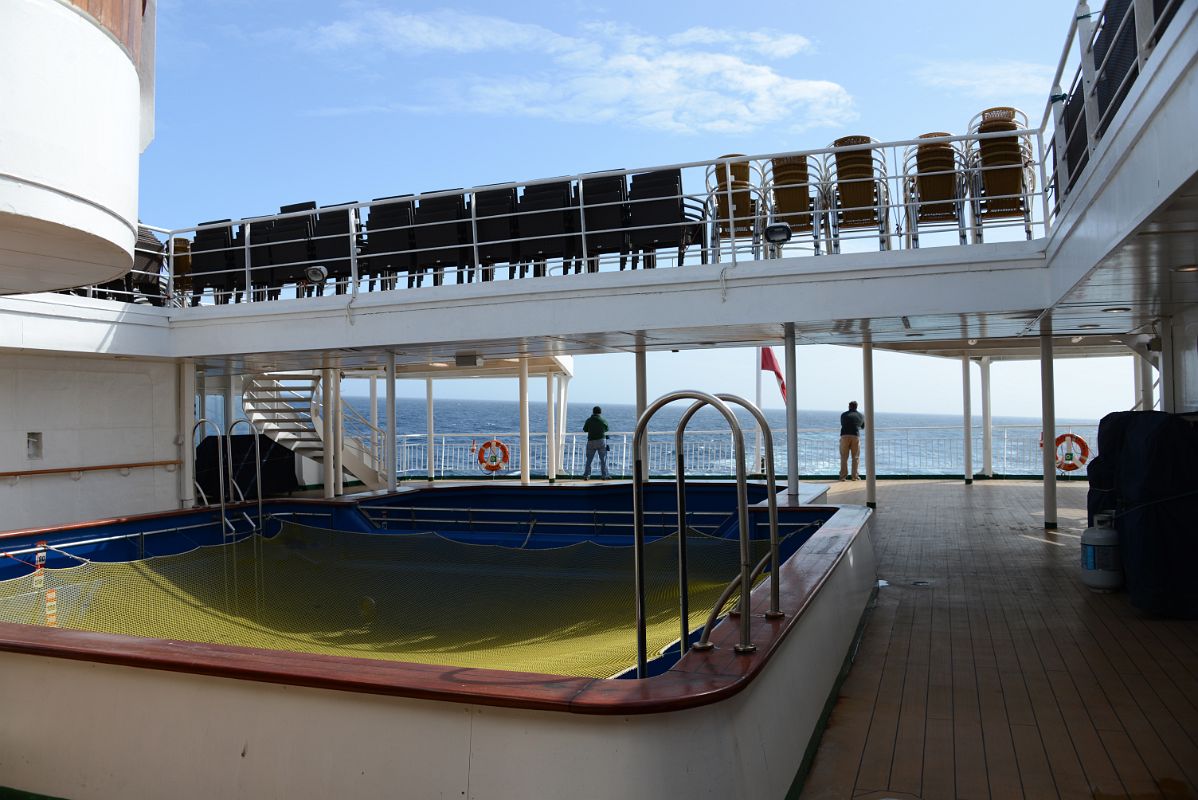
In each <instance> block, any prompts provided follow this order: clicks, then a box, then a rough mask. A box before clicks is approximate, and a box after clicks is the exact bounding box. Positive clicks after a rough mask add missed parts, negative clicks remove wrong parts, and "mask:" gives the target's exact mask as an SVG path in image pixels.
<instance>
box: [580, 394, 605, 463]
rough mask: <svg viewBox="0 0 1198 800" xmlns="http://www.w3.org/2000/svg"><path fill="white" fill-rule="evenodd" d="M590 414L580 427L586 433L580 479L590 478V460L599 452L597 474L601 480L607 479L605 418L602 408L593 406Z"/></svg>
mask: <svg viewBox="0 0 1198 800" xmlns="http://www.w3.org/2000/svg"><path fill="white" fill-rule="evenodd" d="M592 412H593V413H592V414H591V416H589V417H587V421H586V422H584V423H582V429H583V430H584V431H586V435H587V460H586V467H585V468H584V469H583V471H582V479H583V480H584V481H589V480H590V479H591V462H592V461H593V460H594V458H595V454H596V453H598V454H599V474H600V475H602V476H603V480H607V479H608V478H609V477H610V476H609V475H608V474H607V420H605V419H604V418H603V416H602V414H603V409H602V408H600V407H599V406H595V407H594V408H593V409H592Z"/></svg>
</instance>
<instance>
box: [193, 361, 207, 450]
mask: <svg viewBox="0 0 1198 800" xmlns="http://www.w3.org/2000/svg"><path fill="white" fill-rule="evenodd" d="M196 416H197V417H198V418H200V419H205V418H206V417H207V416H208V375H207V373H205V372H204V370H202V369H200V370H196ZM204 435H205V436H207V434H206V433H205V434H204Z"/></svg>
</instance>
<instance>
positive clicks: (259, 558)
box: [225, 419, 266, 616]
mask: <svg viewBox="0 0 1198 800" xmlns="http://www.w3.org/2000/svg"><path fill="white" fill-rule="evenodd" d="M242 423H244V424H245V425H246V426H248V427H249V429H250V433H251V434H252V435H253V437H254V487H255V488H256V489H257V491H258V524H257V527H256V528H255V529H254V530H253V531H252V532H251V536H253V538H252V539H251V548H252V549H253V554H254V604H255V606H256V607H257V609H256V610H257V611H258V615H259V616H261V613H262V606H261V599H262V594H263V592H264V590H265V586H266V575H265V573H263V572H262V570H263V569H264V566H263V553H262V535H263V534H264V533H265V530H266V529H265V528H264V527H263V524H264V522H263V520H264V515H263V513H262V447H261V444H260V442H259V439H260V437H261V435H262V434H261V431H259V430H258V428H257V427H256V426H255V425H254V423H252V422H250V421H249V420H248V419H235V420H233V421H232V422H230V423H229V427H228V430H227V435H228V437H229V440H228V446H227V447H225V455H226V456H227V457H228V459H229V481H230V482H231V483H232V484H233V485H234V486H237V478H236V477H235V476H234V473H233V429H234V428H236V427H237V426H238V425H240V424H242ZM238 491H239V492H240V491H241V489H240V487H238ZM242 496H243V497H244V494H243V495H242ZM242 516H244V517H245V519H246V521H247V522H249V523H250V525H251V526H253V524H254V523H253V520H251V519H250V518H249V515H248V514H246V513H245V512H242ZM233 568H234V573H233V575H234V578H236V575H237V573H236V569H237V561H236V554H234V561H233ZM235 582H236V581H235Z"/></svg>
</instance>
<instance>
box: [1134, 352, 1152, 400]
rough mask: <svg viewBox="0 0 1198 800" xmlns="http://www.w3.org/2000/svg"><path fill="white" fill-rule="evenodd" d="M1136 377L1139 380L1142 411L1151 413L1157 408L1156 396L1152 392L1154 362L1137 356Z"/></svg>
mask: <svg viewBox="0 0 1198 800" xmlns="http://www.w3.org/2000/svg"><path fill="white" fill-rule="evenodd" d="M1135 358H1136V375H1137V377H1138V378H1139V380H1138V381H1137V383H1138V384H1139V392H1138V393H1137V399H1138V400H1139V401H1140V410H1141V411H1151V410H1153V409H1154V408H1156V396H1155V395H1154V393H1153V391H1152V383H1153V376H1152V362H1151V361H1149V360H1148V359H1146V358H1144V357H1142V356H1138V355H1137V356H1136V357H1135Z"/></svg>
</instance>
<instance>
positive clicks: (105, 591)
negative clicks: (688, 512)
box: [0, 523, 764, 677]
mask: <svg viewBox="0 0 1198 800" xmlns="http://www.w3.org/2000/svg"><path fill="white" fill-rule="evenodd" d="M738 547H739V545H738V543H737V542H735V541H727V540H724V539H716V538H713V537H708V536H702V535H692V536H690V537H689V538H688V540H687V561H688V567H689V573H690V609H691V611H690V621H691V626H690V627H691V628H692V629H694V628H696V627H698V626H699V625H701V624H702V623H703V620H704V619H705V618H706V616H707V614H708V612H709V611H710V609H711V606H712V604H713V603H715V601H716V599H718V597H719V594H720V592H721V591H722V590H723V588H724V586H725V585H727V583H728V582H729V581H730V580H732V579H733V578H734V577H735V576H736V574H737V570H738V564H739V549H738ZM763 547H764V545H763V544H761V543H755V548H754V554H753V558H754V561H756V559H757V558H759V557H760V555H761V553H762V552H764V551H763V550H762V548H763ZM677 569H678V568H677V540H676V536H671V537H667V538H664V539H660V540H658V541H656V542H653V543H650V544H648V545H646V548H645V576H646V612H647V613H646V616H647V620H648V642H649V653H650V657H653V655H655V654H656V653H657V652H658V651H659V650H661V649H662V648H664V647H666V646H667V645H669V644H670V643H671V642H673V641H675V640H676V639H677V638H678V585H677V584H678V572H677ZM39 584H40V585H39ZM633 594H634V587H633V557H632V548H630V547H607V546H604V545H599V544H592V543H581V544H575V545H570V546H568V547H559V548H552V549H540V550H537V549H517V548H508V547H498V546H493V545H476V544H463V543H460V542H455V541H450V540H449V539H446V538H444V537H442V536H439V535H437V534H434V533H419V534H398V535H397V534H362V533H346V532H342V531H329V530H320V529H316V528H309V527H304V526H300V525H295V524H292V523H288V524H285V525H284V527H283V530H282V531H281V532H280V533H279V534H278V535H277V536H275V537H273V538H270V539H261V538H257V539H248V540H243V541H241V542H238V543H236V544H228V545H224V546H213V547H201V548H198V549H196V550H192V551H191V552H187V553H181V554H178V555H171V556H160V557H154V558H147V559H144V560H140V561H132V562H120V563H102V562H88V563H80V564H79V565H78V566H74V567H68V568H61V569H48V570H45V571H44V573H42V574H40V575H38V574H33V575H25V576H22V577H19V578H13V579H10V580H7V581H3V582H0V620H3V621H6V622H17V623H23V624H33V625H37V624H42V625H44V624H47V615H48V613H50V614H51V617H50V620H51V621H52V622H53V624H56V625H57V626H58V627H63V628H77V629H82V630H89V631H97V632H107V633H122V634H128V635H132V636H143V637H151V638H163V639H180V640H186V641H195V642H210V643H219V644H232V645H242V646H249V647H260V648H268V649H276V650H290V651H295V652H301V653H325V654H331V655H341V656H355V657H360V658H379V659H391V660H397V661H415V662H420V663H428V664H445V665H447V666H461V667H484V668H492V669H505V670H519V671H526V672H545V673H552V674H557V675H581V676H591V677H609V676H611V675H614V674H616V673H618V672H620V671H622V670H624V669H627V668H628V667H629V666H631V665H632V664H634V663H635V660H636V637H635V618H636V617H635V600H634V597H633Z"/></svg>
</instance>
